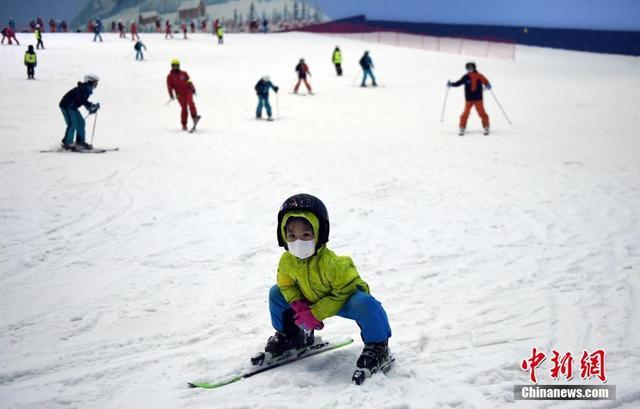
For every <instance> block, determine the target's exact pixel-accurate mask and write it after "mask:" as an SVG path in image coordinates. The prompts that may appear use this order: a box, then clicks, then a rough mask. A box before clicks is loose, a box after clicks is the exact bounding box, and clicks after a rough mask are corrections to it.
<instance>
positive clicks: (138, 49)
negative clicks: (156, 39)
mask: <svg viewBox="0 0 640 409" xmlns="http://www.w3.org/2000/svg"><path fill="white" fill-rule="evenodd" d="M143 48H144V49H145V51H146V50H147V46H145V45H144V44H143V43H142V41H140V40H138V41H136V44H135V45H134V46H133V49H134V50H136V60H140V61H142V60H144V54H142V49H143Z"/></svg>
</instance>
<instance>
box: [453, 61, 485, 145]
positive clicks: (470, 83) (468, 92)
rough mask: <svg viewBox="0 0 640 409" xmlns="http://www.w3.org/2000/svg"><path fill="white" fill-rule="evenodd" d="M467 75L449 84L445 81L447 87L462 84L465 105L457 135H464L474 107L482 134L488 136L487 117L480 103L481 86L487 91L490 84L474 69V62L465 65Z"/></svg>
mask: <svg viewBox="0 0 640 409" xmlns="http://www.w3.org/2000/svg"><path fill="white" fill-rule="evenodd" d="M465 68H466V70H467V73H466V74H465V75H463V76H462V78H460V79H459V80H458V81H456V82H451V81H449V80H447V86H448V87H459V86H460V85H462V84H464V98H465V105H464V111H463V112H462V115H460V131H459V135H464V132H465V129H466V128H467V119H468V118H469V114H470V113H471V107H475V108H476V111H477V112H478V115H479V116H480V119H482V127H483V128H484V134H485V135H489V115H487V113H486V112H485V110H484V104H483V102H482V86H483V85H484V86H485V87H486V88H487V89H491V83H490V82H489V80H488V79H487V78H486V77H485V76H484V75H482V74H480V73H479V72H478V71H477V69H476V63H475V62H468V63H467V64H466V65H465Z"/></svg>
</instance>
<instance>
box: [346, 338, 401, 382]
mask: <svg viewBox="0 0 640 409" xmlns="http://www.w3.org/2000/svg"><path fill="white" fill-rule="evenodd" d="M392 362H393V359H392V358H391V356H390V354H389V346H388V344H387V341H384V342H370V343H367V344H364V349H363V350H362V353H361V354H360V357H359V358H358V362H357V363H356V367H357V369H356V370H355V372H354V373H353V378H351V380H352V382H353V383H355V384H356V385H361V384H362V383H363V382H364V380H365V379H366V378H368V377H370V376H371V375H373V374H374V373H376V372H378V371H382V372H385V373H386V372H387V371H388V370H389V369H391V363H392Z"/></svg>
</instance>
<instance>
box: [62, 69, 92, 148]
mask: <svg viewBox="0 0 640 409" xmlns="http://www.w3.org/2000/svg"><path fill="white" fill-rule="evenodd" d="M98 80H99V78H98V76H97V75H93V74H88V75H85V76H84V82H78V86H77V87H75V88H73V89H72V90H70V91H69V92H67V93H66V94H65V95H64V97H62V99H61V100H60V104H59V106H60V110H61V111H62V115H63V116H64V121H65V123H66V124H67V130H66V131H65V134H64V138H63V139H62V147H63V148H64V149H66V150H79V149H93V146H91V145H90V144H88V143H86V141H85V132H84V126H85V122H84V118H83V117H82V114H81V113H80V111H78V108H80V107H81V106H84V107H85V108H86V109H87V110H88V111H89V113H90V114H95V113H96V112H98V109H100V104H99V103H98V104H94V103H92V102H90V101H89V97H90V96H91V94H92V93H93V90H94V89H96V87H97V86H98ZM74 134H75V139H76V143H75V145H74V144H73V139H74Z"/></svg>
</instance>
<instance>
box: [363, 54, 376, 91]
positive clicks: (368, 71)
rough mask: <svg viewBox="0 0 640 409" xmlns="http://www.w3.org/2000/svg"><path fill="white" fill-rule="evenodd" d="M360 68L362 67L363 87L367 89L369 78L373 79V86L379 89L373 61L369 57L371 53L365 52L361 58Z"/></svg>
mask: <svg viewBox="0 0 640 409" xmlns="http://www.w3.org/2000/svg"><path fill="white" fill-rule="evenodd" d="M360 67H362V84H360V86H361V87H366V86H367V84H366V81H367V77H371V81H372V82H373V84H372V85H373V86H374V87H377V86H378V84H377V83H376V77H374V76H373V70H372V69H373V61H371V56H370V55H369V51H365V52H364V54H363V55H362V57H361V58H360Z"/></svg>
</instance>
